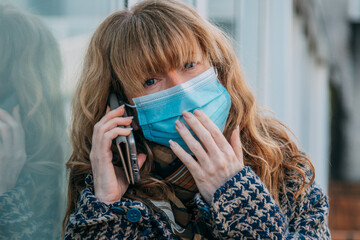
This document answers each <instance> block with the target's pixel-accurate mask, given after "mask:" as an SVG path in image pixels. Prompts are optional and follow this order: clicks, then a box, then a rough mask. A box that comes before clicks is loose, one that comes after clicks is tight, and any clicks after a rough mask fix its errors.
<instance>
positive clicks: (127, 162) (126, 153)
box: [109, 92, 140, 184]
mask: <svg viewBox="0 0 360 240" xmlns="http://www.w3.org/2000/svg"><path fill="white" fill-rule="evenodd" d="M122 104H123V101H121V100H119V99H118V97H117V95H116V94H115V93H113V92H111V93H110V95H109V105H110V109H111V110H114V109H116V108H118V107H119V106H121V105H122ZM123 117H127V113H126V111H125V113H124V115H123ZM119 127H124V126H119ZM114 142H115V145H116V148H117V150H118V152H119V155H118V158H120V159H118V158H117V157H114V159H113V163H114V165H115V166H122V167H123V168H124V172H125V175H126V178H127V180H128V182H129V183H130V184H135V183H137V182H139V181H140V170H139V164H138V160H137V153H136V145H135V138H134V134H133V132H132V131H131V133H130V135H129V136H126V137H125V136H118V137H117V138H116V139H115V141H114Z"/></svg>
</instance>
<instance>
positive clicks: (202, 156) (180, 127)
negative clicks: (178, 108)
mask: <svg viewBox="0 0 360 240" xmlns="http://www.w3.org/2000/svg"><path fill="white" fill-rule="evenodd" d="M175 128H176V130H177V131H178V133H179V134H180V136H181V137H182V138H183V139H184V142H185V143H186V145H187V146H188V147H189V148H190V150H191V151H192V152H193V153H194V154H195V156H196V158H197V159H198V160H199V161H205V160H206V159H207V153H206V152H205V150H204V148H203V146H201V144H200V143H199V142H198V141H197V140H196V139H195V138H194V136H193V135H192V134H191V132H190V131H189V129H187V127H186V126H185V124H184V123H182V122H180V121H179V120H176V121H175ZM181 149H182V148H181ZM189 155H190V154H189Z"/></svg>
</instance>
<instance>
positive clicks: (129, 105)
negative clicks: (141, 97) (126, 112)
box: [124, 103, 136, 108]
mask: <svg viewBox="0 0 360 240" xmlns="http://www.w3.org/2000/svg"><path fill="white" fill-rule="evenodd" d="M124 104H125V105H126V106H127V107H129V108H136V105H131V104H129V103H124Z"/></svg>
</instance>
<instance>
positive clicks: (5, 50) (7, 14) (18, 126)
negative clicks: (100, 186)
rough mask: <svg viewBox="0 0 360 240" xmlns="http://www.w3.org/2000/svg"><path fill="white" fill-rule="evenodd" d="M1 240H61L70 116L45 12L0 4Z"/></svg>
mask: <svg viewBox="0 0 360 240" xmlns="http://www.w3.org/2000/svg"><path fill="white" fill-rule="evenodd" d="M0 55H1V58H0V216H1V219H0V239H58V238H59V236H60V235H61V228H60V227H59V223H60V222H61V212H62V211H63V207H64V206H63V198H62V195H63V191H62V188H61V186H62V179H63V177H64V176H63V173H64V171H63V167H62V165H63V163H64V148H63V142H64V128H65V123H64V117H63V112H62V110H63V109H62V101H61V97H60V91H59V83H60V81H59V80H60V75H61V58H60V52H59V50H58V45H57V42H56V40H55V38H54V37H53V35H52V34H51V32H50V31H49V29H48V28H47V27H46V25H45V24H44V23H43V22H42V21H41V19H40V18H38V17H37V16H34V15H31V14H29V13H26V12H23V11H21V10H19V9H17V8H15V7H13V6H11V5H8V4H0Z"/></svg>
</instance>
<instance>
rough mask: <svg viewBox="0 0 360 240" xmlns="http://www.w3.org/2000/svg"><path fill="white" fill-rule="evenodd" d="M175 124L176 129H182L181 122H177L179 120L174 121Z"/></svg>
mask: <svg viewBox="0 0 360 240" xmlns="http://www.w3.org/2000/svg"><path fill="white" fill-rule="evenodd" d="M175 124H176V126H177V127H178V128H180V129H181V128H183V127H184V126H185V125H184V124H183V123H182V122H181V121H179V120H176V121H175Z"/></svg>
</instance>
